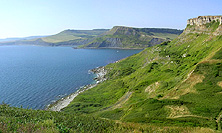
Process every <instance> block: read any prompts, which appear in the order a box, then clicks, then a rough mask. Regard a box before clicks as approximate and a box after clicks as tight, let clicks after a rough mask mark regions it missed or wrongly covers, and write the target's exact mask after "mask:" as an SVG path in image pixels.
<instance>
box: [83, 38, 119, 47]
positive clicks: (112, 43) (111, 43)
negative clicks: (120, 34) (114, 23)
mask: <svg viewBox="0 0 222 133" xmlns="http://www.w3.org/2000/svg"><path fill="white" fill-rule="evenodd" d="M87 47H88V48H90V47H97V48H106V47H110V48H121V47H123V44H122V42H121V39H120V38H106V39H105V40H104V41H96V42H92V43H89V45H88V46H87Z"/></svg>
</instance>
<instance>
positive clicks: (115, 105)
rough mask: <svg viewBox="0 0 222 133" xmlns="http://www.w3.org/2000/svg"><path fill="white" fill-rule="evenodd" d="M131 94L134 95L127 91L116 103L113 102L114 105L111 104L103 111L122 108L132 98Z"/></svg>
mask: <svg viewBox="0 0 222 133" xmlns="http://www.w3.org/2000/svg"><path fill="white" fill-rule="evenodd" d="M131 95H132V92H127V93H126V94H124V95H123V96H122V97H121V98H120V99H119V100H118V101H117V102H116V103H115V104H113V105H112V106H109V107H107V108H104V109H102V110H101V111H105V110H108V109H116V108H120V107H121V106H122V105H123V104H124V103H125V102H126V101H127V100H128V99H129V98H130V96H131Z"/></svg>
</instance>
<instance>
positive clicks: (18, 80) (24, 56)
mask: <svg viewBox="0 0 222 133" xmlns="http://www.w3.org/2000/svg"><path fill="white" fill-rule="evenodd" d="M140 51H141V50H123V49H73V48H71V47H38V46H1V47H0V103H2V102H4V103H6V104H9V105H11V106H16V107H20V106H22V107H23V108H32V109H44V108H45V107H46V105H48V104H50V103H51V102H53V101H55V100H58V99H60V98H61V97H64V96H66V95H68V94H70V93H73V92H75V91H77V89H79V88H80V87H81V86H84V85H87V84H91V83H94V80H93V78H94V76H95V75H94V74H91V73H89V70H90V69H93V68H96V67H99V66H104V65H107V64H109V63H113V62H115V61H117V60H120V59H122V58H125V57H128V56H130V55H133V54H136V53H139V52H140Z"/></svg>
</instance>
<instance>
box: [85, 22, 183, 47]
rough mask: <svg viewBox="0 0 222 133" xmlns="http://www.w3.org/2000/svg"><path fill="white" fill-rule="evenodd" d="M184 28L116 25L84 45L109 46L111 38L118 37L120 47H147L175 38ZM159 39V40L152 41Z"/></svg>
mask: <svg viewBox="0 0 222 133" xmlns="http://www.w3.org/2000/svg"><path fill="white" fill-rule="evenodd" d="M181 32H182V30H175V29H161V28H131V27H123V26H115V27H113V28H112V29H111V30H109V31H108V32H106V33H105V34H104V35H103V36H101V37H97V38H96V39H95V40H93V41H92V42H90V43H89V44H86V45H84V46H82V47H95V48H99V47H109V45H110V44H112V42H110V39H118V40H120V41H121V43H120V42H119V43H118V44H116V47H120V48H146V47H150V46H154V45H156V44H159V43H161V42H163V41H166V40H169V39H171V40H173V39H174V38H176V37H177V36H178V35H179V34H181ZM154 38H155V39H157V40H158V42H155V43H154V42H153V41H151V40H152V39H154Z"/></svg>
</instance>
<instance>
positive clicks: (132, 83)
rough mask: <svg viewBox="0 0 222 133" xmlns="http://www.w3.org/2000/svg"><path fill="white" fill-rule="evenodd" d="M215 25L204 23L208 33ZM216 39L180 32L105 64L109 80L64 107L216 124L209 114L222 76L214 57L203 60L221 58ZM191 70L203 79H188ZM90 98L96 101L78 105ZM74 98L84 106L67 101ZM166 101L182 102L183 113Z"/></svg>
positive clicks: (135, 118) (117, 116) (214, 113)
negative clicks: (121, 99) (186, 111)
mask: <svg viewBox="0 0 222 133" xmlns="http://www.w3.org/2000/svg"><path fill="white" fill-rule="evenodd" d="M215 27H218V24H217V23H216V24H215V23H212V24H210V25H209V27H208V28H210V29H211V30H212V31H211V32H214V31H215V30H216V29H215ZM188 28H190V27H188ZM221 44H222V37H221V36H211V35H208V34H200V33H195V32H194V33H192V32H191V33H188V34H184V33H183V34H181V35H180V36H179V37H178V38H176V39H175V40H173V41H172V42H166V43H162V44H160V45H156V46H154V47H150V48H147V49H145V50H144V51H142V52H141V53H139V54H136V55H133V56H131V57H129V58H126V59H124V60H122V61H120V62H118V63H113V64H109V65H107V66H106V69H107V70H108V71H109V72H108V74H107V78H108V79H109V80H108V81H106V82H104V83H101V84H99V85H98V86H97V87H95V88H93V89H91V90H89V91H86V92H84V93H82V94H80V95H79V96H77V98H76V99H74V101H73V102H72V103H71V104H70V105H69V106H68V107H67V108H65V109H64V111H65V112H68V113H71V112H73V111H74V112H75V113H80V114H84V113H86V114H91V115H94V116H99V117H104V118H108V119H114V120H122V121H125V122H141V123H158V124H160V125H161V124H162V125H164V124H165V125H166V124H169V125H175V126H179V125H181V126H194V127H195V126H201V127H210V128H213V129H217V128H218V127H217V124H216V121H215V118H216V117H218V114H219V113H220V111H221V109H222V104H221V103H220V101H221V100H222V99H221V98H220V97H221V96H220V95H221V94H218V92H221V91H222V88H221V87H220V86H218V85H217V83H218V82H219V81H222V75H221V73H222V70H221V64H220V63H222V62H220V60H217V61H216V62H215V61H211V62H212V63H210V64H209V63H207V60H211V58H212V57H213V58H212V59H221V58H220V57H221V50H219V49H220V48H221V47H222V45H221ZM218 50H219V51H218ZM213 53H216V54H215V55H213ZM204 62H206V63H204ZM214 62H215V63H214ZM193 70H194V72H193V73H192V75H202V76H204V77H205V78H203V79H202V81H197V82H195V81H191V79H189V77H188V74H189V73H191V72H192V71H193ZM215 76H216V77H215ZM187 78H188V80H187ZM192 80H195V79H192ZM196 80H198V79H196ZM194 83H195V84H194ZM192 90H193V91H192ZM195 91H196V93H195ZM127 92H132V95H131V96H130V98H128V99H127V101H126V102H125V103H123V104H122V105H121V106H120V107H118V108H111V107H113V105H115V104H116V103H117V102H118V100H119V99H120V98H121V97H122V96H123V95H124V94H126V93H127ZM173 99H174V100H173ZM92 101H94V102H95V103H96V104H99V105H100V106H97V107H93V105H92V106H84V104H89V103H90V102H92ZM77 103H78V104H79V106H81V105H83V106H84V107H83V106H81V108H78V107H75V106H72V105H75V104H77ZM168 106H172V107H175V108H176V107H181V106H185V107H187V108H188V111H189V115H187V116H186V115H183V114H182V116H178V117H176V116H177V115H175V118H171V117H169V116H170V114H171V113H172V112H171V110H169V109H168V108H167V107H168Z"/></svg>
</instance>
